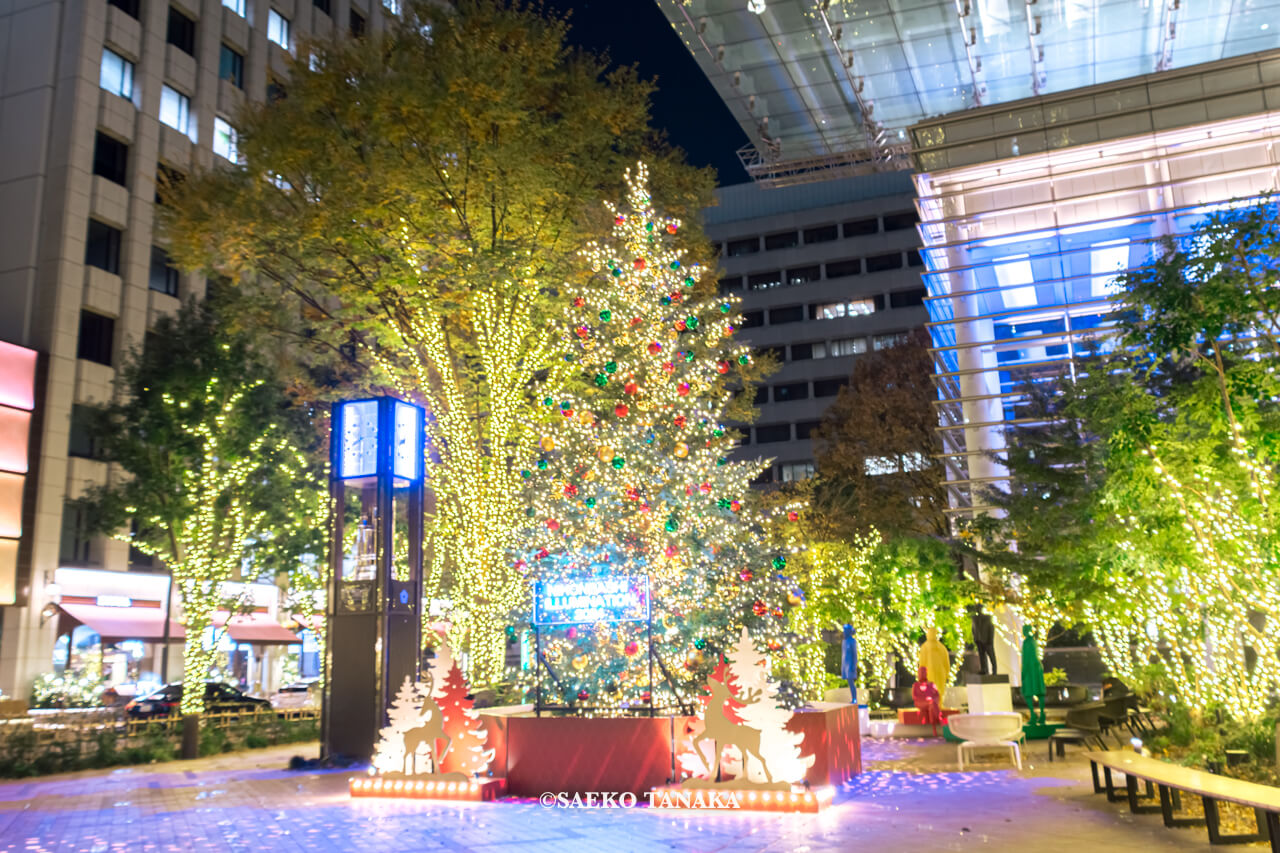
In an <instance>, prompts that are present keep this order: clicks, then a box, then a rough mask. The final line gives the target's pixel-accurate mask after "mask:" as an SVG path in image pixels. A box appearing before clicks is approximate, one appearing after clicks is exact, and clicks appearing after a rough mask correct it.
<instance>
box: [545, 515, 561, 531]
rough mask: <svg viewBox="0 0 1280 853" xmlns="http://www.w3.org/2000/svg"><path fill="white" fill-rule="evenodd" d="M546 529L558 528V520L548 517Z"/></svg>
mask: <svg viewBox="0 0 1280 853" xmlns="http://www.w3.org/2000/svg"><path fill="white" fill-rule="evenodd" d="M547 529H548V530H559V529H560V522H558V521H556V520H555V519H554V518H548V519H547Z"/></svg>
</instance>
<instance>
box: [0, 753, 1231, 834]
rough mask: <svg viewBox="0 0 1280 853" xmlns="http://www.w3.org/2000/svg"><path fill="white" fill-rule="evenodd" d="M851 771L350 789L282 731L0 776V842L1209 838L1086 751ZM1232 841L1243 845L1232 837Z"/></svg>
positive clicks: (875, 764) (872, 764) (891, 763)
mask: <svg viewBox="0 0 1280 853" xmlns="http://www.w3.org/2000/svg"><path fill="white" fill-rule="evenodd" d="M864 744H865V750H864V753H865V760H866V762H867V772H865V773H864V774H863V775H862V776H860V777H859V778H858V779H856V780H855V781H853V782H852V783H850V784H849V785H847V786H845V788H844V790H842V791H841V792H840V793H839V794H838V795H837V798H836V803H835V805H834V806H833V807H832V808H830V809H828V810H826V811H825V812H823V813H822V814H818V815H772V814H750V813H728V814H726V813H715V814H711V813H695V812H677V813H674V814H673V813H669V812H667V813H664V812H659V811H654V810H650V809H647V808H637V809H630V810H609V811H601V810H561V809H544V808H542V807H541V806H540V805H538V804H537V803H536V802H528V801H510V800H508V801H505V802H500V803H462V804H451V805H436V804H431V803H426V802H421V801H418V802H404V803H396V802H378V801H369V800H363V801H358V802H352V801H351V799H350V798H349V797H348V795H347V790H346V785H347V778H348V777H349V776H350V775H351V771H348V770H343V771H321V772H316V771H303V772H291V771H288V770H282V769H280V768H282V767H284V766H285V765H286V763H287V761H288V758H289V756H290V755H293V754H298V753H300V752H301V753H303V754H309V755H314V754H315V746H314V745H310V746H303V745H294V746H290V747H281V748H276V749H271V750H260V751H257V752H253V753H243V754H239V755H230V756H220V757H217V758H212V759H202V760H200V761H189V762H172V763H169V764H157V765H151V766H147V767H135V768H122V769H118V770H102V771H86V772H82V773H73V774H64V775H61V776H51V777H45V778H43V779H39V780H20V781H9V782H0V851H5V853H8V851H14V853H72V851H77V853H78V851H85V853H116V851H120V853H124V851H128V852H129V853H171V852H172V853H178V851H182V853H186V851H192V853H206V852H207V851H232V852H233V853H238V852H239V851H249V850H269V851H277V850H278V851H284V853H329V851H355V850H369V851H377V853H384V851H387V852H388V853H389V851H406V853H409V851H477V853H481V851H483V853H490V851H492V853H502V851H512V853H516V851H519V853H530V851H532V852H533V853H541V851H547V852H548V853H647V851H681V853H696V852H697V851H734V852H735V853H745V851H795V853H826V851H846V850H859V851H875V853H898V851H902V853H907V851H912V853H914V851H930V853H932V851H948V850H985V851H1011V852H1012V851H1016V853H1102V851H1121V853H1129V851H1134V852H1135V853H1136V851H1144V853H1145V851H1165V850H1199V851H1206V850H1208V849H1209V845H1208V842H1207V840H1206V838H1205V835H1204V830H1203V829H1165V828H1164V826H1163V825H1162V824H1161V822H1160V818H1159V815H1142V816H1133V815H1130V814H1129V813H1128V810H1127V808H1125V807H1124V806H1123V805H1122V804H1120V803H1115V804H1112V803H1107V802H1106V798H1105V797H1102V796H1100V795H1094V794H1092V793H1091V789H1090V787H1089V783H1088V764H1087V763H1085V762H1083V761H1080V760H1078V759H1077V760H1074V761H1068V762H1067V763H1065V764H1064V763H1062V762H1055V763H1053V764H1048V763H1047V762H1045V761H1044V752H1043V751H1042V745H1041V744H1033V745H1032V748H1031V750H1030V752H1031V753H1032V755H1030V756H1026V757H1025V758H1026V761H1025V762H1024V770H1023V772H1022V773H1018V772H1016V771H1014V770H1012V769H1011V768H1009V767H1008V765H1007V763H1000V762H999V761H997V760H996V758H995V756H993V757H992V759H991V760H990V761H989V762H984V763H980V764H977V765H974V766H973V767H972V769H970V770H968V771H966V772H964V773H960V772H957V770H956V765H955V763H954V762H955V748H954V747H952V746H949V745H946V744H941V743H938V742H931V741H887V742H883V741H872V740H867V741H864ZM1237 849H1243V850H1249V849H1255V848H1252V847H1245V848H1237Z"/></svg>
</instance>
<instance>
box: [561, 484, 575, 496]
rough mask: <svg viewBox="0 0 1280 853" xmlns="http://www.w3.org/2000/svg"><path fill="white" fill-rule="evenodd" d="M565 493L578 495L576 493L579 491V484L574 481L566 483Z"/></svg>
mask: <svg viewBox="0 0 1280 853" xmlns="http://www.w3.org/2000/svg"><path fill="white" fill-rule="evenodd" d="M564 493H565V494H566V495H568V496H569V497H573V496H574V495H576V494H577V493H578V487H577V486H575V485H574V484H573V483H565V484H564Z"/></svg>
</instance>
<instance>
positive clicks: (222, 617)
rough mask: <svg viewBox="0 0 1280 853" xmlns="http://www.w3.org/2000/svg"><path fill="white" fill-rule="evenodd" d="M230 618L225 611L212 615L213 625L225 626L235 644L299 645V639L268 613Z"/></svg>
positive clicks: (243, 614)
mask: <svg viewBox="0 0 1280 853" xmlns="http://www.w3.org/2000/svg"><path fill="white" fill-rule="evenodd" d="M228 616H230V614H229V613H227V611H225V610H219V611H218V612H217V613H215V614H214V615H213V624H214V625H216V626H217V627H219V628H221V627H222V626H223V625H226V626H227V634H228V635H229V636H230V637H231V639H233V640H235V641H236V642H237V643H257V644H259V645H277V646H292V645H295V644H297V643H301V642H302V640H301V638H299V637H298V635H297V634H295V633H293V632H292V631H290V630H289V629H288V628H286V627H284V626H283V625H281V624H280V623H279V622H277V621H276V620H275V619H274V618H273V617H272V616H271V614H269V613H242V614H239V615H237V616H231V621H230V622H229V623H228V622H227V617H228Z"/></svg>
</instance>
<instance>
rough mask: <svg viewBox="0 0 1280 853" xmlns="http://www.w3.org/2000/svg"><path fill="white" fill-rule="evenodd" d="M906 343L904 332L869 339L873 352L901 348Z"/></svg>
mask: <svg viewBox="0 0 1280 853" xmlns="http://www.w3.org/2000/svg"><path fill="white" fill-rule="evenodd" d="M906 342H907V333H906V332H891V333H889V334H887V335H876V336H875V337H874V338H872V339H871V346H872V348H873V349H875V350H877V351H878V350H882V349H889V348H890V347H897V346H902V345H903V344H905V343H906Z"/></svg>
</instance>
